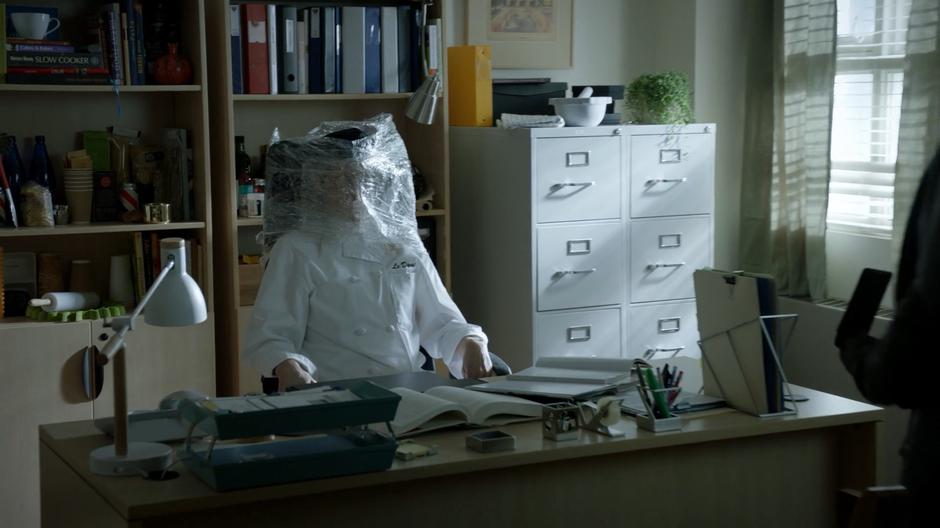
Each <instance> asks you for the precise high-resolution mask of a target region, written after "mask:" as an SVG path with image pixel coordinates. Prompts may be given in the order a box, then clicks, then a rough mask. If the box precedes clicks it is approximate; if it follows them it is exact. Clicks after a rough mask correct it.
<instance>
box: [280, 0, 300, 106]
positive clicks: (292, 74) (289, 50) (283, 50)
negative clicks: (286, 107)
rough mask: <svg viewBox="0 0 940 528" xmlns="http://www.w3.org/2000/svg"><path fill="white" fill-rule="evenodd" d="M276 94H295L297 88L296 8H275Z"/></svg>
mask: <svg viewBox="0 0 940 528" xmlns="http://www.w3.org/2000/svg"><path fill="white" fill-rule="evenodd" d="M276 16H277V35H278V36H277V86H278V89H277V93H285V94H295V93H297V91H298V87H297V35H296V30H297V8H296V7H293V6H277V9H276Z"/></svg>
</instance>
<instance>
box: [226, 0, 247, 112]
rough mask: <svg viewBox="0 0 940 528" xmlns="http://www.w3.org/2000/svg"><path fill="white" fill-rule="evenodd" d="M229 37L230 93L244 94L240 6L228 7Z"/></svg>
mask: <svg viewBox="0 0 940 528" xmlns="http://www.w3.org/2000/svg"><path fill="white" fill-rule="evenodd" d="M228 9H229V37H230V40H231V47H232V52H231V53H232V93H236V94H240V93H245V87H244V85H243V84H242V79H243V75H242V31H241V28H242V14H241V6H238V5H231V6H229V8H228Z"/></svg>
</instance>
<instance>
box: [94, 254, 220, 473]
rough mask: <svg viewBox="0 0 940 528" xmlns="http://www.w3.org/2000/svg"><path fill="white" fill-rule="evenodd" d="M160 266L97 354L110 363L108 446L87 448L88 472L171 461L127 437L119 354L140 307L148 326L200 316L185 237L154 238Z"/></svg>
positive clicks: (202, 307)
mask: <svg viewBox="0 0 940 528" xmlns="http://www.w3.org/2000/svg"><path fill="white" fill-rule="evenodd" d="M160 254H161V255H160V256H161V262H162V263H163V269H162V270H161V271H160V274H159V275H157V278H156V279H154V281H153V285H152V286H150V289H148V290H147V293H145V294H144V297H143V298H142V299H141V300H140V302H139V303H138V304H137V307H136V308H135V309H134V311H133V313H131V314H130V316H127V317H116V318H114V319H112V320H111V322H110V323H109V326H110V327H111V328H112V329H114V330H115V333H114V335H112V336H111V339H109V340H108V342H107V344H105V346H104V348H103V349H102V350H101V352H100V353H97V354H96V355H95V357H94V359H93V360H94V361H96V362H97V364H98V365H99V366H104V365H106V364H108V363H109V362H111V361H113V363H114V444H113V445H108V446H104V447H99V448H98V449H95V450H94V451H92V452H91V455H90V456H89V464H90V466H91V471H92V472H93V473H96V474H99V475H108V476H121V475H140V474H146V473H149V472H151V471H161V470H164V469H166V468H167V467H169V466H170V465H171V464H172V460H173V449H172V448H171V447H170V446H167V445H164V444H158V443H154V442H128V441H127V376H126V372H125V367H124V359H125V358H124V353H125V343H124V340H125V338H126V337H127V333H128V332H130V331H131V330H133V329H134V321H135V320H136V319H137V316H139V315H140V314H141V312H143V311H144V307H146V306H148V304H149V307H148V308H147V311H146V313H144V320H145V321H147V323H148V324H151V325H154V326H189V325H194V324H199V323H201V322H203V321H205V320H206V300H205V298H204V297H203V295H202V291H201V290H200V289H199V286H198V285H197V284H196V281H195V280H193V278H192V277H190V276H189V274H188V273H186V241H185V240H183V239H182V238H165V239H163V240H161V241H160Z"/></svg>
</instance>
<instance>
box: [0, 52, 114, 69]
mask: <svg viewBox="0 0 940 528" xmlns="http://www.w3.org/2000/svg"><path fill="white" fill-rule="evenodd" d="M14 66H27V67H32V68H38V67H50V68H58V67H65V66H73V67H82V68H91V67H95V66H106V64H105V62H104V59H103V58H102V57H101V54H100V53H75V52H73V53H56V52H47V51H9V52H7V68H10V67H14ZM105 73H107V72H105Z"/></svg>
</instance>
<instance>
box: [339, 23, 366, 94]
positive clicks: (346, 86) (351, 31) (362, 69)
mask: <svg viewBox="0 0 940 528" xmlns="http://www.w3.org/2000/svg"><path fill="white" fill-rule="evenodd" d="M340 35H341V37H340V38H341V40H342V72H343V79H342V87H343V93H348V94H361V93H365V92H366V49H365V48H366V8H365V7H344V8H342V29H341V30H340Z"/></svg>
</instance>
